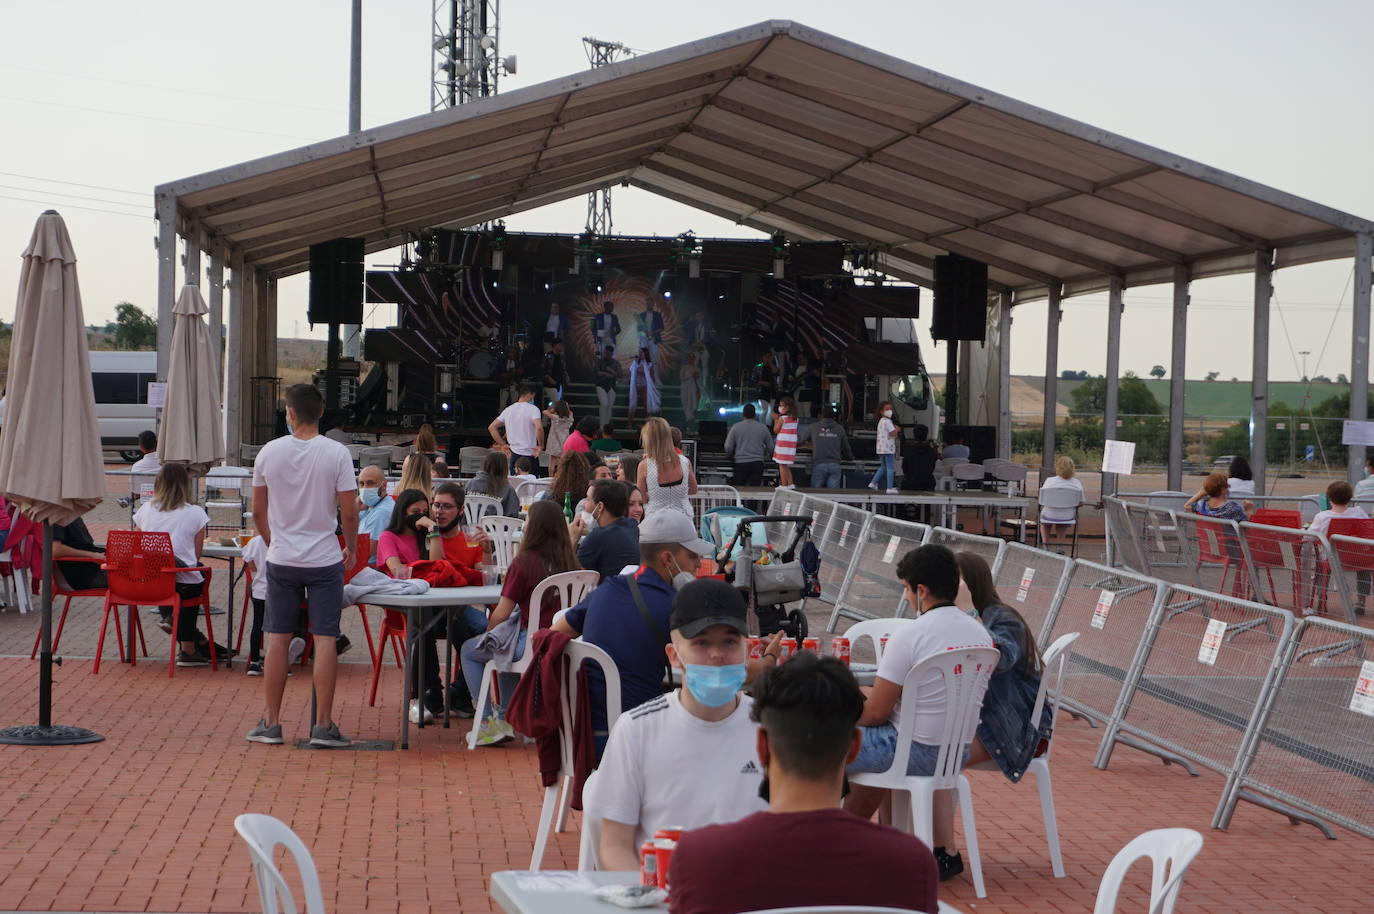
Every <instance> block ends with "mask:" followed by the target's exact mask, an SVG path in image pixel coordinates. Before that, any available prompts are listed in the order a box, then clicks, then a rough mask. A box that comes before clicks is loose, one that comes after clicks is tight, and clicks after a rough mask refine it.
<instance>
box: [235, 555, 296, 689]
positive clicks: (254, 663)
mask: <svg viewBox="0 0 1374 914" xmlns="http://www.w3.org/2000/svg"><path fill="white" fill-rule="evenodd" d="M243 570H244V573H245V574H246V575H247V576H248V580H249V581H250V582H252V589H251V590H250V592H249V595H250V596H251V598H252V600H253V628H252V631H250V632H249V634H248V667H247V669H246V670H245V672H247V674H248V675H249V676H261V675H262V617H263V613H264V612H266V611H267V543H265V542H263V539H262V537H261V536H254V537H253V538H252V539H251V540H249V541H248V543H247V544H246V545H245V546H244V547H243ZM304 653H305V639H304V638H301V637H294V638H292V639H291V646H290V647H289V648H288V649H287V657H288V658H289V660H288V662H287V667H288V669H287V675H288V676H291V675H294V674H293V673H292V672H291V671H290V669H289V668H290V667H293V666H295V665H296V664H297V662H299V661H300V659H301V655H302V654H304Z"/></svg>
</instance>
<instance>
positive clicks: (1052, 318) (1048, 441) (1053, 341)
mask: <svg viewBox="0 0 1374 914" xmlns="http://www.w3.org/2000/svg"><path fill="white" fill-rule="evenodd" d="M1063 292H1064V290H1063V287H1062V286H1060V285H1059V283H1051V284H1050V301H1049V307H1047V308H1046V309H1045V421H1044V443H1043V444H1042V445H1041V448H1040V480H1041V482H1042V483H1043V482H1044V480H1046V479H1048V478H1049V477H1050V476H1051V474H1053V473H1054V433H1055V421H1056V420H1057V419H1058V418H1059V403H1058V400H1059V323H1060V320H1061V318H1063V316H1064V312H1063V308H1062V307H1061V305H1062V304H1063V299H1062V296H1063Z"/></svg>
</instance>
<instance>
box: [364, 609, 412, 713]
mask: <svg viewBox="0 0 1374 914" xmlns="http://www.w3.org/2000/svg"><path fill="white" fill-rule="evenodd" d="M358 608H359V609H362V606H361V605H360V606H359V607H358ZM387 644H390V645H391V650H392V652H393V653H394V654H395V656H396V666H397V667H398V668H400V669H404V668H405V660H404V659H403V657H404V655H403V654H402V653H401V650H402V648H404V647H405V645H406V614H405V613H403V612H399V611H397V610H394V609H386V610H383V614H382V627H381V630H380V631H379V632H378V633H377V651H376V653H374V654H373V655H372V682H371V684H370V685H369V686H368V691H367V704H368V707H376V705H377V683H378V682H380V681H381V678H382V663H383V661H385V659H386V646H387ZM368 647H369V648H371V647H372V638H371V636H370V635H369V636H368Z"/></svg>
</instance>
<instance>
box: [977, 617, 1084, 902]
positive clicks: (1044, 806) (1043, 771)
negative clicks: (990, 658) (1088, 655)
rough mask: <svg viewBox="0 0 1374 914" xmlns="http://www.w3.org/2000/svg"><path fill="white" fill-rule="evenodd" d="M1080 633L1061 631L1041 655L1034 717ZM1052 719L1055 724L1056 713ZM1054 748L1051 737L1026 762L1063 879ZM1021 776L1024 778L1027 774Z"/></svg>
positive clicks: (983, 767) (985, 767) (984, 766)
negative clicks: (1052, 777) (1052, 775)
mask: <svg viewBox="0 0 1374 914" xmlns="http://www.w3.org/2000/svg"><path fill="white" fill-rule="evenodd" d="M1078 635H1079V633H1078V632H1068V633H1066V634H1063V635H1060V636H1059V637H1058V638H1056V639H1055V640H1054V643H1053V644H1051V645H1050V646H1049V648H1048V649H1046V651H1045V653H1044V656H1043V658H1042V661H1043V662H1042V666H1041V672H1040V691H1038V692H1036V693H1035V709H1034V710H1033V711H1032V712H1031V718H1030V719H1031V720H1033V721H1038V720H1039V719H1040V714H1041V712H1042V711H1043V710H1044V707H1045V697H1046V695H1047V693H1048V692H1049V691H1050V682H1051V680H1053V682H1054V691H1055V693H1056V694H1057V693H1058V692H1059V683H1060V682H1061V681H1062V680H1063V678H1064V661H1066V660H1068V659H1069V647H1070V646H1071V645H1072V644H1073V643H1074V642H1075V641H1077V640H1078ZM1050 722H1051V725H1053V722H1054V721H1053V715H1051V720H1050ZM1053 748H1054V740H1053V739H1051V740H1050V745H1049V747H1048V748H1046V749H1045V754H1044V755H1041V756H1038V757H1036V758H1033V759H1031V761H1030V764H1029V765H1027V766H1026V774H1028V775H1033V776H1034V777H1035V788H1036V790H1037V791H1038V792H1039V794H1040V813H1041V815H1042V816H1044V818H1045V842H1046V843H1047V844H1049V846H1050V866H1051V867H1052V868H1053V870H1054V875H1055V878H1056V879H1063V878H1064V855H1063V853H1061V852H1060V850H1059V821H1058V819H1057V818H1056V817H1055V814H1054V788H1053V786H1052V785H1051V783H1050V752H1051V750H1052V749H1053ZM969 767H970V768H971V769H972V770H975V771H998V772H1000V771H1001V769H1000V768H998V767H997V763H996V762H994V761H986V762H982V763H980V764H977V765H971V766H969ZM1022 780H1023V782H1024V778H1023V779H1022Z"/></svg>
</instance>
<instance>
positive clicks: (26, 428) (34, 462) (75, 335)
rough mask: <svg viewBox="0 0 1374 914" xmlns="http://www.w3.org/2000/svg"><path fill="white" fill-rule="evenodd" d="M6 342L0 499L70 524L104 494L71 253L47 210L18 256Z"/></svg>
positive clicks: (55, 219)
mask: <svg viewBox="0 0 1374 914" xmlns="http://www.w3.org/2000/svg"><path fill="white" fill-rule="evenodd" d="M23 260H24V263H23V267H22V269H21V270H20V274H19V300H18V303H17V305H16V307H15V314H14V328H13V332H12V336H11V341H10V365H9V379H8V383H7V389H6V391H5V417H4V421H5V425H4V434H3V435H0V493H4V496H5V498H7V499H9V501H11V502H12V503H14V504H15V505H16V506H18V507H19V509H20V510H22V511H23V512H24V513H25V514H27V515H29V517H31V518H33V519H34V520H37V521H48V522H50V523H54V524H69V523H71V522H72V521H74V520H76V518H78V517H80V516H81V515H82V514H85V513H86V512H87V511H89V510H91V508H93V507H95V506H96V505H97V504H99V503H100V500H101V498H102V497H103V496H104V494H105V477H104V466H103V464H102V462H101V450H100V427H99V425H98V424H97V422H96V418H95V399H94V397H93V395H92V393H91V357H90V353H89V351H88V350H87V348H86V320H85V317H84V316H83V315H82V312H81V292H80V290H79V289H78V288H77V282H76V253H75V251H73V250H72V240H71V236H70V235H68V234H67V226H66V223H64V222H63V221H62V217H61V216H59V215H58V214H57V213H56V212H54V211H53V210H48V211H47V212H45V213H44V214H43V215H41V216H39V217H38V224H37V225H35V226H34V229H33V237H32V238H31V239H30V240H29V246H28V247H27V248H26V249H25V250H24V254H23Z"/></svg>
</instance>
